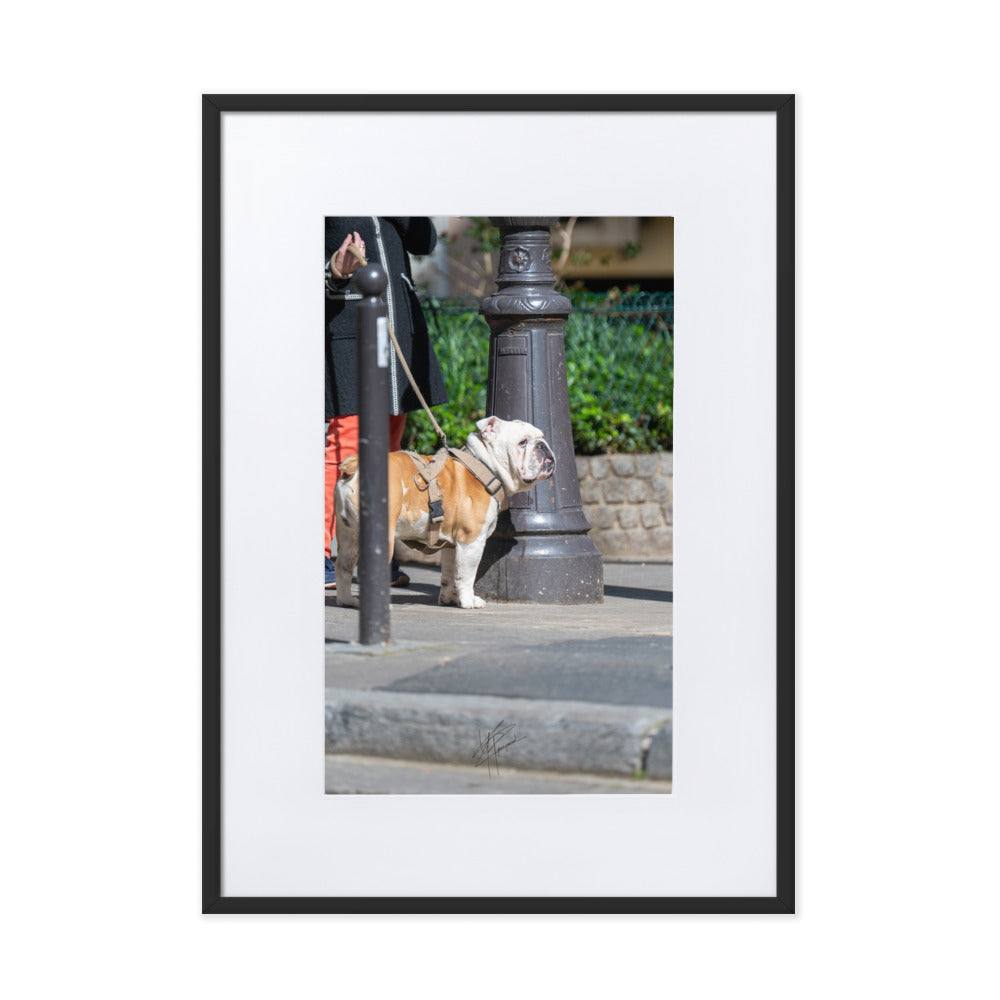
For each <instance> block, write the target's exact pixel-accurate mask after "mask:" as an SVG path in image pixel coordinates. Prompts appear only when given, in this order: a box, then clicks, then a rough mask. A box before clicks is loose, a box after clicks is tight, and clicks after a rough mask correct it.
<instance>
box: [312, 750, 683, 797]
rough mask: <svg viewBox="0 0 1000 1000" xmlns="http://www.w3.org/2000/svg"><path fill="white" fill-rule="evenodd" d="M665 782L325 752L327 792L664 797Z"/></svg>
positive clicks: (337, 793) (341, 793)
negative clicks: (462, 765)
mask: <svg viewBox="0 0 1000 1000" xmlns="http://www.w3.org/2000/svg"><path fill="white" fill-rule="evenodd" d="M670 787H671V786H670V782H669V781H650V780H648V779H645V780H644V779H635V778H609V777H603V776H595V775H584V774H558V773H554V772H549V771H520V770H516V769H515V768H510V767H506V766H504V767H501V769H500V771H499V772H497V771H492V770H491V771H489V772H487V771H486V769H485V767H468V766H466V767H461V766H457V765H454V764H425V763H419V762H414V761H401V760H385V759H382V758H377V757H356V756H352V755H347V754H344V755H340V754H330V755H328V756H327V758H326V792H327V794H328V795H363V794H367V795H421V794H422V795H469V794H472V795H605V794H619V795H666V794H669V792H670Z"/></svg>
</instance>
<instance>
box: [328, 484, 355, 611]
mask: <svg viewBox="0 0 1000 1000" xmlns="http://www.w3.org/2000/svg"><path fill="white" fill-rule="evenodd" d="M338 485H339V484H338ZM335 497H336V501H337V559H336V561H335V562H334V565H333V568H334V573H335V574H336V576H337V603H338V604H339V605H340V606H341V607H344V608H356V607H358V599H357V598H356V597H355V596H354V594H353V583H352V580H353V577H354V568H355V567H356V566H357V565H358V533H359V525H358V512H357V508H356V507H354V506H352V505H351V503H350V501H349V499H348V498H347V497H346V496H344V494H343V493H340V492H338V493H336V494H335Z"/></svg>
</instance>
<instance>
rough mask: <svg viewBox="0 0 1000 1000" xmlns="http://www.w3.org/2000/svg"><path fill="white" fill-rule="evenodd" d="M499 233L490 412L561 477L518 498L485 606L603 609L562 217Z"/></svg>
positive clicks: (491, 310)
mask: <svg viewBox="0 0 1000 1000" xmlns="http://www.w3.org/2000/svg"><path fill="white" fill-rule="evenodd" d="M491 221H492V222H493V223H494V224H495V225H497V226H499V227H500V237H501V247H500V263H499V267H498V273H497V291H496V293H495V294H494V295H491V296H489V297H488V298H486V299H484V300H483V305H482V312H483V315H484V316H485V317H486V320H487V322H488V323H489V325H490V360H489V376H488V384H487V389H486V412H487V413H488V414H495V415H496V416H498V417H501V418H503V419H504V420H514V419H520V420H526V421H527V422H528V423H529V424H534V425H535V426H536V427H538V428H539V430H541V431H542V432H543V433H544V434H545V437H546V440H547V441H548V442H549V444H550V445H551V446H552V450H553V451H554V452H555V456H556V471H555V475H554V476H553V477H552V478H551V479H549V480H546V481H545V482H542V483H540V484H539V485H538V486H536V487H535V489H534V490H532V491H531V492H530V493H521V494H518V495H517V496H514V497H512V498H511V503H510V510H509V511H506V512H504V513H501V515H500V518H499V520H498V521H497V527H496V530H495V531H494V533H493V535H492V536H491V537H490V538H489V540H488V541H487V543H486V551H485V552H484V554H483V559H482V562H480V564H479V574H478V579H477V582H476V592H477V593H478V594H480V596H482V597H483V598H485V599H486V600H494V601H518V602H532V603H538V604H600V603H601V602H602V601H603V600H604V565H603V563H602V561H601V554H600V552H599V551H598V550H597V546H596V545H595V544H594V542H593V540H592V539H591V538H590V537H589V536H588V534H587V532H589V531H590V525H589V524H588V523H587V519H586V517H585V516H584V513H583V502H582V500H581V498H580V483H579V480H578V479H577V475H576V455H575V453H574V450H573V429H572V425H571V423H570V413H569V390H568V388H567V386H566V350H565V346H564V344H563V325H564V324H565V322H566V317H567V316H569V314H570V312H571V311H572V306H571V305H570V302H569V299H567V298H566V297H565V296H563V295H560V294H559V293H558V292H557V291H556V290H555V287H554V285H555V275H554V274H553V272H552V249H551V234H550V228H551V227H552V226H553V225H555V223H556V222H557V221H558V220H557V219H555V218H542V217H535V216H532V217H530V218H494V219H492V220H491Z"/></svg>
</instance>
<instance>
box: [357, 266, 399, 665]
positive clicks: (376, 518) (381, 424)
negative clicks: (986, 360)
mask: <svg viewBox="0 0 1000 1000" xmlns="http://www.w3.org/2000/svg"><path fill="white" fill-rule="evenodd" d="M355 281H356V282H357V285H358V288H359V289H360V290H361V293H362V294H363V295H364V298H363V299H362V300H361V302H360V303H359V304H358V390H359V409H360V413H359V415H358V461H359V469H360V471H359V473H358V474H359V475H360V477H361V478H360V481H359V493H360V498H359V499H360V505H361V528H360V537H359V561H358V585H359V588H360V591H361V593H360V595H359V600H360V603H361V609H360V616H361V625H360V637H359V641H360V642H361V644H362V645H363V646H374V645H377V644H380V643H381V644H385V643H387V642H388V641H389V559H390V556H391V553H390V552H389V468H388V462H389V459H388V455H389V382H388V372H389V352H390V351H391V350H392V344H391V342H390V340H389V329H388V319H387V318H386V307H385V304H384V303H383V302H381V301H380V299H379V296H380V295H382V293H383V292H384V291H385V288H386V285H387V283H388V279H387V277H386V273H385V271H383V270H382V268H381V267H380V266H379V265H378V264H366V265H365V266H364V267H362V268H361V269H360V270H359V271H358V272H357V273H356V276H355Z"/></svg>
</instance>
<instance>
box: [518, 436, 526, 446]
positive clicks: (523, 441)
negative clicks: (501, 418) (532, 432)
mask: <svg viewBox="0 0 1000 1000" xmlns="http://www.w3.org/2000/svg"><path fill="white" fill-rule="evenodd" d="M527 443H528V439H527V438H522V439H521V440H520V441H519V442H518V445H517V446H518V448H523V447H524V446H525V445H526V444H527Z"/></svg>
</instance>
